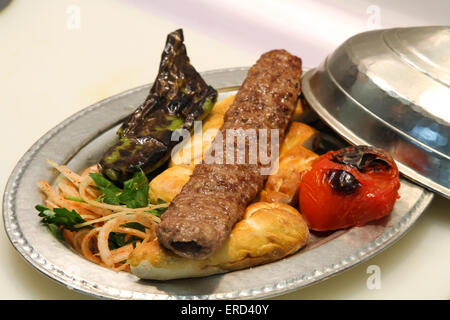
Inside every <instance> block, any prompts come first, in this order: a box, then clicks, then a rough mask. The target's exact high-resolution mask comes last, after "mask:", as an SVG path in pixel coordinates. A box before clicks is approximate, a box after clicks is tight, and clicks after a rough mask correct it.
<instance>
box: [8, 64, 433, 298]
mask: <svg viewBox="0 0 450 320" xmlns="http://www.w3.org/2000/svg"><path fill="white" fill-rule="evenodd" d="M248 69H249V68H248V67H236V68H223V69H216V70H210V71H206V72H201V73H200V74H201V75H202V76H203V77H205V78H209V77H220V76H221V75H222V74H233V73H239V74H240V76H242V75H243V74H245V73H246V71H247V70H248ZM207 82H208V81H207ZM151 85H152V84H151V83H149V84H144V85H141V86H138V87H135V88H132V89H128V90H126V91H123V92H121V93H118V94H116V95H113V96H111V97H108V98H106V99H103V100H100V101H98V102H96V103H94V104H92V105H90V106H88V107H86V108H83V109H81V110H80V111H78V112H76V113H75V114H73V115H72V116H70V117H68V118H67V119H65V120H64V121H62V122H61V123H59V124H58V125H56V126H55V127H53V128H52V129H50V130H49V131H47V133H45V134H44V135H43V136H42V137H41V138H39V139H38V140H37V141H36V142H35V143H34V144H33V145H32V146H31V147H30V148H29V149H28V150H27V151H26V152H25V154H24V155H23V156H22V157H21V158H20V160H19V161H18V162H17V164H16V166H15V167H14V169H13V171H12V172H11V174H10V176H9V178H8V181H7V184H6V186H5V189H4V193H3V210H2V212H3V221H4V229H5V231H6V234H7V236H8V239H9V241H10V242H11V244H12V245H13V247H14V248H15V249H16V251H18V252H19V254H20V255H21V256H22V257H23V258H24V259H25V260H26V261H27V262H28V263H29V264H31V265H32V266H33V267H34V268H35V269H37V270H38V271H40V272H41V273H43V274H44V275H46V276H47V277H49V278H50V279H52V280H54V281H56V282H57V283H60V284H62V285H64V286H66V287H68V288H69V289H73V290H75V291H77V292H80V293H83V294H87V295H90V296H93V297H96V298H101V299H150V300H151V299H155V300H161V299H249V298H252V299H260V298H269V297H273V296H277V295H281V294H286V293H288V292H292V291H295V290H298V289H299V288H303V287H306V286H309V285H311V284H314V283H317V282H319V281H323V280H325V279H328V278H330V277H332V276H335V275H337V274H339V273H341V272H342V271H345V270H347V269H350V268H352V267H355V266H357V265H358V264H360V263H362V262H364V261H366V260H368V259H370V258H372V257H373V256H375V255H376V254H378V253H380V252H381V251H383V250H385V249H386V248H388V247H389V246H391V245H392V244H393V243H395V242H396V241H398V240H399V239H400V238H401V237H402V236H404V235H405V234H406V232H407V231H408V230H409V229H410V228H411V227H412V226H413V225H414V223H415V222H416V221H417V219H418V218H419V216H420V215H421V214H422V213H423V212H424V211H425V209H426V208H427V207H428V205H429V204H430V203H431V200H432V199H433V196H434V194H433V193H432V192H430V191H428V190H426V189H424V188H422V187H419V186H417V187H419V188H421V189H422V190H423V192H422V195H421V197H420V199H419V200H418V201H417V202H416V203H415V205H414V207H413V208H412V209H411V210H410V212H409V213H408V214H407V215H405V216H403V217H402V218H401V220H400V221H398V222H397V224H395V225H393V226H392V227H391V228H389V230H386V231H385V232H383V233H382V234H381V235H380V236H379V237H378V238H377V239H376V240H375V241H373V242H371V243H369V244H368V245H367V246H366V247H365V248H363V249H361V250H360V251H359V252H356V253H355V254H356V255H360V256H359V257H355V254H353V255H352V256H350V257H346V258H343V259H342V260H341V261H339V262H337V263H335V264H333V265H331V266H325V267H322V269H321V270H319V269H316V270H314V272H313V273H312V274H308V275H303V276H302V277H300V278H297V279H291V281H287V280H282V281H283V282H284V283H283V282H282V283H278V284H277V285H276V286H274V285H272V286H270V287H268V286H267V285H266V286H264V287H260V288H253V289H251V290H248V291H246V292H243V291H233V292H227V293H212V294H209V295H201V296H199V295H190V296H187V295H172V294H166V295H161V294H154V293H138V294H137V295H136V294H135V292H127V291H125V290H118V289H117V290H118V291H119V292H114V294H113V293H111V290H109V292H108V290H106V289H108V288H102V287H101V286H99V285H96V284H91V283H90V282H88V281H85V280H82V279H80V280H77V279H74V276H72V275H70V274H67V273H65V272H64V270H59V269H58V267H57V266H54V265H52V264H51V263H48V262H47V261H46V260H45V258H44V257H42V256H40V254H39V252H36V251H35V250H34V248H32V247H30V246H29V245H28V241H27V239H26V237H25V235H24V234H23V231H22V230H21V229H20V226H19V224H18V221H17V215H16V212H15V208H14V201H15V200H16V195H17V190H18V188H19V182H20V179H21V178H22V176H23V174H24V172H25V171H26V169H27V167H28V165H29V163H30V162H31V161H32V160H33V157H34V155H35V154H36V153H37V152H38V151H39V150H40V149H41V148H42V147H43V146H44V145H45V144H46V143H47V142H48V141H49V140H50V139H51V138H53V137H54V136H55V135H57V134H58V132H59V131H60V130H61V129H62V128H64V127H65V126H66V125H68V124H70V123H71V122H73V121H75V120H76V119H78V118H80V117H82V116H83V115H85V114H87V113H89V112H90V111H92V110H94V109H96V108H98V107H100V106H102V105H103V104H106V103H108V102H111V101H114V100H117V99H119V98H121V97H125V96H127V95H131V94H133V93H135V92H137V91H140V90H143V89H145V88H148V87H150V86H151ZM238 85H239V84H238ZM231 86H236V84H234V85H233V84H230V87H231ZM226 87H227V86H225V85H224V86H223V88H226ZM48 264H50V265H48ZM111 289H114V288H111Z"/></svg>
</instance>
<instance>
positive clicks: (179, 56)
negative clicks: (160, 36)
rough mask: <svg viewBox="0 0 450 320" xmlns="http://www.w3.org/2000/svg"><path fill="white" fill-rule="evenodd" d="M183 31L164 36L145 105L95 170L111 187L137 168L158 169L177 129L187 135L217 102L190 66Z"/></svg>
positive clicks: (212, 91)
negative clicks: (162, 48)
mask: <svg viewBox="0 0 450 320" xmlns="http://www.w3.org/2000/svg"><path fill="white" fill-rule="evenodd" d="M183 40H184V38H183V31H182V29H179V30H176V31H174V32H172V33H170V34H169V35H168V36H167V42H166V45H165V48H164V51H163V53H162V56H161V63H160V67H159V72H158V75H157V77H156V80H155V82H154V84H153V86H152V88H151V89H150V93H149V95H148V96H147V98H146V99H145V101H144V103H143V104H142V105H141V106H139V107H138V108H137V109H136V110H135V111H134V112H133V113H132V114H131V115H130V116H128V117H127V118H126V119H125V121H124V122H123V124H122V126H121V127H120V129H119V131H118V135H119V141H118V142H117V143H116V144H115V145H114V146H112V147H111V148H110V149H109V150H108V151H107V152H106V153H105V154H104V155H103V157H102V159H101V161H100V163H99V168H100V170H101V172H102V173H103V174H104V175H105V176H106V177H108V178H109V179H110V180H111V181H113V182H118V183H122V182H123V181H125V180H127V179H129V178H131V177H132V176H133V174H134V173H135V172H136V171H138V170H139V168H141V169H142V170H143V171H144V173H146V174H148V173H150V172H151V171H153V170H155V169H156V168H158V167H159V166H161V165H162V164H163V163H164V162H165V161H166V160H167V159H168V157H169V156H170V151H171V149H172V148H173V147H174V146H175V145H176V144H177V143H178V141H172V139H171V137H172V133H173V131H175V130H177V129H186V130H189V131H191V129H192V128H193V126H194V121H200V120H203V119H204V118H205V117H206V116H207V115H208V113H209V111H210V110H211V109H212V107H213V105H214V103H215V102H216V99H217V91H216V90H215V89H214V88H213V87H211V86H209V85H208V84H206V82H205V81H204V80H203V78H202V77H201V76H200V74H199V73H198V72H197V71H196V70H195V68H194V67H193V66H192V65H191V64H190V62H189V57H188V56H187V54H186V47H185V45H184V44H183Z"/></svg>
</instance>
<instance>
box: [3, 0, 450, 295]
mask: <svg viewBox="0 0 450 320" xmlns="http://www.w3.org/2000/svg"><path fill="white" fill-rule="evenodd" d="M0 2H1V0H0ZM78 8H79V10H80V19H79V28H77V22H78V20H77V19H75V20H74V19H73V18H74V17H73V13H74V10H75V11H76V10H78ZM449 14H450V2H449V1H448V0H441V1H406V0H401V1H387V0H384V1H363V0H360V1H357V0H351V1H331V0H330V1H325V0H321V1H312V0H306V1H288V0H270V1H269V0H259V1H256V0H252V1H245V0H239V1H237V0H227V1H225V0H223V1H206V0H198V1H194V0H185V1H168V0H152V1H146V2H145V1H138V0H110V1H106V0H95V1H89V0H71V1H67V0H53V1H52V0H40V1H31V0H28V1H26V0H13V1H12V3H11V4H10V5H9V6H8V7H6V8H5V9H4V10H3V11H0V64H1V65H0V109H1V117H0V128H1V129H2V137H3V140H2V142H3V145H2V153H1V167H0V187H1V190H3V189H4V186H5V184H6V181H7V178H8V175H9V174H10V172H11V171H12V169H13V168H14V166H15V164H16V163H17V161H18V160H19V159H20V157H21V156H22V155H23V154H24V153H25V152H26V150H27V149H28V148H29V147H30V146H31V145H32V144H33V143H34V142H35V141H36V140H37V139H38V138H39V137H41V136H42V135H43V134H45V133H46V132H47V131H48V130H50V129H51V128H52V127H54V126H55V125H57V124H58V123H59V122H61V121H62V120H64V119H65V118H67V117H68V116H70V115H72V114H73V113H75V112H77V111H79V110H81V109H82V108H84V107H86V106H88V105H91V104H93V103H95V102H97V101H99V100H101V99H104V98H106V97H109V96H111V95H114V94H116V93H119V92H121V91H124V90H127V89H130V88H133V87H136V86H139V85H142V84H145V83H149V82H152V81H153V80H154V78H155V76H156V72H157V67H158V64H159V59H160V55H161V52H162V49H163V46H164V42H165V37H166V35H167V34H168V33H169V32H171V31H173V30H175V29H177V28H179V27H182V28H183V29H184V34H185V43H186V46H187V50H188V54H189V56H190V58H191V62H192V64H193V65H194V66H195V67H196V68H197V70H199V71H206V70H211V69H218V68H225V67H236V66H250V65H252V64H253V63H254V62H255V61H256V59H257V58H258V57H259V56H260V55H261V54H262V53H263V52H264V51H267V50H270V49H275V48H285V49H287V50H289V51H291V52H292V53H294V54H296V55H298V56H300V57H301V58H302V59H303V62H304V65H305V66H308V67H314V66H316V65H317V64H318V63H320V62H321V61H322V60H323V59H324V58H325V57H326V55H327V54H328V53H330V52H331V51H332V50H334V49H335V48H336V46H338V45H339V44H340V43H342V42H343V41H344V40H345V39H347V38H348V37H350V36H352V35H353V34H356V33H359V32H362V31H366V30H370V29H374V28H388V27H397V26H413V25H439V24H440V25H442V24H446V25H449V24H450V23H449V22H450V21H449V20H450V18H449V16H450V15H449ZM449 205H450V201H449V200H446V199H443V198H441V197H436V198H435V200H434V201H433V203H432V205H431V206H430V207H429V208H428V210H427V211H426V212H425V213H424V214H423V216H422V217H421V218H420V219H419V221H418V222H417V223H416V225H415V226H414V227H413V228H412V229H411V230H410V232H409V233H408V234H407V235H406V236H404V237H403V238H402V239H401V240H400V241H398V242H397V243H396V244H394V245H393V246H392V247H390V248H388V249H387V250H385V251H383V252H382V253H381V254H379V255H377V256H376V257H374V258H373V259H371V260H369V261H367V262H365V263H363V264H361V265H359V266H357V267H355V268H353V269H351V270H349V271H346V272H344V273H342V274H340V275H338V276H335V277H333V278H331V279H329V280H326V281H324V282H321V283H319V284H316V285H313V286H311V287H308V288H305V289H303V290H299V291H296V292H293V293H290V294H287V295H284V296H281V297H280V298H284V299H431V298H438V299H449V298H450V271H449V270H450V250H449V249H448V244H449V243H450V212H449V211H450V210H449ZM1 224H3V222H1ZM0 255H1V264H0V283H1V287H0V298H1V299H83V298H90V297H87V296H84V295H82V294H80V293H76V292H73V291H70V290H68V289H66V288H65V287H63V286H61V285H59V284H57V283H55V282H53V281H52V280H50V279H48V278H46V277H45V276H43V275H42V274H40V273H39V272H38V271H36V270H34V269H33V268H32V267H30V266H29V265H28V264H27V263H26V262H25V260H23V259H22V258H21V257H20V256H19V254H18V253H16V252H15V250H14V248H13V247H12V246H11V245H10V243H9V241H8V239H7V237H6V234H5V232H4V228H3V226H1V228H0ZM370 265H377V266H379V267H380V270H381V288H380V289H379V290H369V289H368V288H367V286H366V281H367V278H368V277H369V274H367V272H366V271H367V268H368V267H369V266H370Z"/></svg>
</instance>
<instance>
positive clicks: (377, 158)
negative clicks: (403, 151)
mask: <svg viewBox="0 0 450 320" xmlns="http://www.w3.org/2000/svg"><path fill="white" fill-rule="evenodd" d="M399 188H400V182H399V173H398V168H397V165H396V164H395V162H394V160H393V159H392V157H391V156H390V155H389V154H388V153H387V152H385V151H384V150H381V149H378V148H373V147H369V146H352V147H347V148H344V149H341V150H338V151H330V152H328V153H326V154H324V155H322V156H320V157H319V158H318V159H317V160H316V161H315V162H314V164H313V166H312V169H311V170H310V171H308V172H306V173H305V174H304V175H303V178H302V181H301V184H300V191H299V206H300V212H301V213H302V215H303V216H304V217H305V219H306V221H307V222H308V225H309V228H310V229H312V230H317V231H325V230H336V229H342V228H347V227H351V226H361V225H364V224H366V223H367V222H369V221H372V220H376V219H379V218H382V217H384V216H386V215H388V214H389V213H391V211H392V208H393V206H394V202H395V200H396V199H398V198H399V195H398V189H399Z"/></svg>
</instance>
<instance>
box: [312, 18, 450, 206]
mask: <svg viewBox="0 0 450 320" xmlns="http://www.w3.org/2000/svg"><path fill="white" fill-rule="evenodd" d="M303 94H304V96H305V98H306V100H307V101H308V102H309V103H310V105H311V107H312V108H313V109H314V110H315V111H316V112H317V113H318V115H319V116H320V117H321V118H322V119H323V120H324V121H325V122H326V123H327V124H328V125H330V126H331V127H332V128H333V129H334V130H335V131H336V132H337V133H339V134H340V135H341V136H343V137H344V138H345V139H346V140H348V141H349V142H351V143H353V144H368V145H374V146H377V147H380V148H383V149H385V150H387V151H388V152H390V153H391V155H392V156H393V157H394V159H395V160H396V162H397V164H398V166H399V169H400V171H401V172H402V173H403V174H404V175H405V176H407V177H409V178H410V179H412V180H414V181H416V182H417V183H419V184H421V185H423V186H425V187H427V188H429V189H431V190H433V191H435V192H437V193H439V194H441V195H444V196H445V197H447V198H450V145H449V138H450V27H438V26H436V27H413V28H396V29H385V30H376V31H370V32H365V33H361V34H358V35H356V36H354V37H352V38H350V39H348V40H347V41H345V42H344V43H343V44H342V45H341V46H340V47H338V48H337V49H336V51H335V52H333V53H332V54H331V55H329V56H328V57H327V58H326V60H325V61H324V62H323V63H322V64H321V65H320V66H319V67H317V68H316V69H312V70H310V71H308V72H307V73H306V74H305V76H304V78H303Z"/></svg>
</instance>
